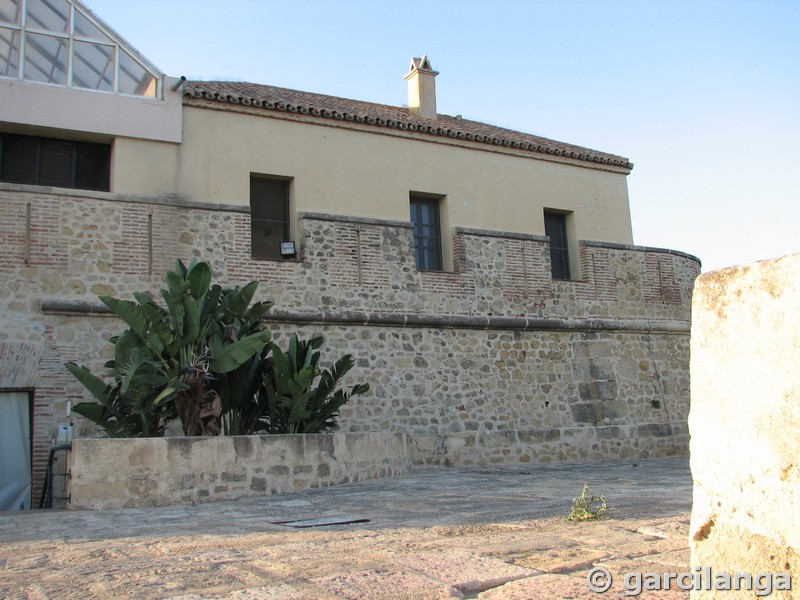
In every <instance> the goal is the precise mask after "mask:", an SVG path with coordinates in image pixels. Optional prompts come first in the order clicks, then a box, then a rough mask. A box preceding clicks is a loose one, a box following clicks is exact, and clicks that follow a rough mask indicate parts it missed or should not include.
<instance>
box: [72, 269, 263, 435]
mask: <svg viewBox="0 0 800 600" xmlns="http://www.w3.org/2000/svg"><path fill="white" fill-rule="evenodd" d="M166 282H167V289H163V290H161V295H162V297H163V299H164V301H165V303H166V308H164V307H162V306H159V305H158V304H156V303H155V301H154V300H153V299H152V298H150V297H149V296H147V295H145V294H138V293H137V294H134V297H135V299H136V302H132V301H128V300H118V299H116V298H111V297H108V296H101V297H100V300H101V301H102V302H103V303H104V304H105V305H106V306H108V307H109V308H110V309H111V310H112V311H113V312H114V313H115V314H116V315H117V316H119V317H120V318H121V319H122V320H123V321H124V322H125V323H126V324H127V325H128V327H129V329H127V330H126V331H125V332H123V333H122V335H120V336H118V337H115V338H112V339H111V342H112V343H113V344H114V358H113V359H112V360H110V361H109V362H107V363H106V367H107V368H108V370H109V371H108V373H109V375H110V376H111V377H112V379H113V381H114V383H113V384H107V385H106V384H104V382H103V381H102V380H100V379H98V378H97V377H95V376H94V375H92V374H91V373H90V372H89V371H88V370H87V369H86V368H85V367H79V366H78V365H76V364H74V363H68V364H67V368H68V369H69V370H70V372H71V373H72V374H73V375H75V377H76V378H78V380H79V381H81V383H83V384H84V385H85V386H86V387H87V388H88V389H89V391H90V392H91V393H92V395H93V396H94V397H95V398H96V399H97V400H99V402H100V404H99V405H98V404H94V403H81V404H78V405H76V406H75V412H77V413H78V414H81V415H83V416H85V417H87V418H88V419H90V420H92V421H94V422H96V423H98V424H99V425H101V426H102V427H103V428H104V429H105V430H106V431H107V432H108V434H109V435H111V436H118V437H139V436H142V437H149V436H159V435H163V432H164V428H165V426H166V422H167V421H168V420H170V419H172V418H174V417H176V416H177V417H178V418H180V420H181V423H182V425H183V430H184V433H185V434H186V435H213V434H216V433H219V432H220V429H221V427H220V422H219V416H220V414H221V412H222V410H223V405H224V402H223V398H222V397H221V396H220V395H219V392H218V390H216V389H215V382H216V381H217V380H219V379H224V378H226V377H227V375H228V374H229V373H231V372H232V371H235V370H236V369H238V368H239V367H240V366H241V365H242V364H243V363H245V362H248V361H249V360H250V359H251V358H252V357H253V356H254V355H258V354H259V353H260V352H261V351H262V350H263V349H264V348H265V347H266V346H267V344H268V342H269V339H270V332H269V331H268V330H264V329H261V327H260V319H261V317H262V316H263V314H264V313H265V312H266V311H267V310H269V308H270V307H271V304H270V303H265V302H257V303H255V304H254V305H253V306H250V303H251V301H252V299H253V295H254V294H255V290H256V288H257V287H258V283H257V282H252V283H250V284H248V285H246V286H244V287H242V288H239V287H237V288H233V289H227V290H223V289H222V288H221V287H220V286H218V285H214V286H213V287H211V286H210V284H211V268H210V267H209V266H208V264H207V263H204V262H196V263H192V264H191V266H190V267H188V268H187V267H186V266H185V265H184V264H183V263H182V262H180V261H178V266H177V269H176V270H175V271H170V272H169V273H167V276H166ZM248 307H249V308H248ZM229 403H230V400H229Z"/></svg>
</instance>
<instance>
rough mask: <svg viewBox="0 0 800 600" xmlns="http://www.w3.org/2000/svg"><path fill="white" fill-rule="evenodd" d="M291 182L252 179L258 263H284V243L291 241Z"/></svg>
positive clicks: (254, 244)
mask: <svg viewBox="0 0 800 600" xmlns="http://www.w3.org/2000/svg"><path fill="white" fill-rule="evenodd" d="M290 183H291V179H287V178H276V177H269V176H258V175H251V176H250V241H251V254H252V257H253V258H255V259H267V260H280V259H281V258H282V256H281V242H285V241H288V240H289V239H290V235H291V234H290V228H289V184H290Z"/></svg>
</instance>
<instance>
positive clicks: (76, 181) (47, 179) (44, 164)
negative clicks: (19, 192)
mask: <svg viewBox="0 0 800 600" xmlns="http://www.w3.org/2000/svg"><path fill="white" fill-rule="evenodd" d="M110 166H111V146H109V145H107V144H93V143H90V142H70V141H67V140H56V139H50V138H41V137H34V136H29V135H14V134H10V133H0V181H8V182H9V183H27V184H31V185H46V186H52V187H65V188H77V189H82V190H99V191H104V192H107V191H108V190H109V189H110V176H109V172H110Z"/></svg>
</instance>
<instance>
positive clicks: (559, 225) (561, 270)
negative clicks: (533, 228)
mask: <svg viewBox="0 0 800 600" xmlns="http://www.w3.org/2000/svg"><path fill="white" fill-rule="evenodd" d="M544 234H545V235H546V236H547V237H549V238H550V265H551V269H552V275H553V279H570V267H569V239H568V238H567V213H563V212H555V211H549V210H545V211H544Z"/></svg>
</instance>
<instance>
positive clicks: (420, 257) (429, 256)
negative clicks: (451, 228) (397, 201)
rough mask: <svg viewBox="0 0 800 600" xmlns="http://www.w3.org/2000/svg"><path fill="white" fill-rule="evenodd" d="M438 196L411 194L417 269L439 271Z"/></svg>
mask: <svg viewBox="0 0 800 600" xmlns="http://www.w3.org/2000/svg"><path fill="white" fill-rule="evenodd" d="M440 202H441V200H440V199H438V198H429V197H423V196H415V195H413V194H412V195H411V222H412V223H413V224H414V251H415V255H416V264H417V269H419V270H421V271H441V270H443V267H442V228H441V224H440V219H439V204H440Z"/></svg>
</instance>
